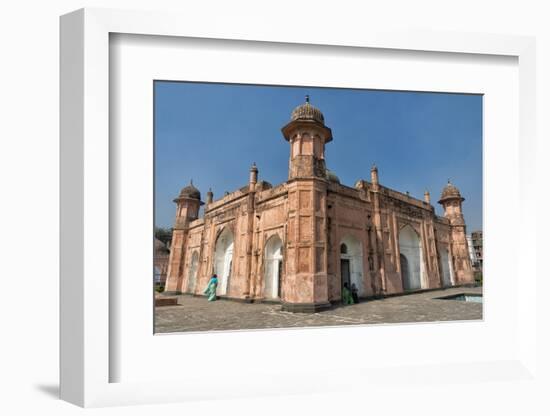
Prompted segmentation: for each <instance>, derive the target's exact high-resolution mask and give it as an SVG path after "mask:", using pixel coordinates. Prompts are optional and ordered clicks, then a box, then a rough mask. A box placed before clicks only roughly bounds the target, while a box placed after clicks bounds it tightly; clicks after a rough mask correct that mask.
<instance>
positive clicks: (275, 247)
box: [264, 235, 283, 299]
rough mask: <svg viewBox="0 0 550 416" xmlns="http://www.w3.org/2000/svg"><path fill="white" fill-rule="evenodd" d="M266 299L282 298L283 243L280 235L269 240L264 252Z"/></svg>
mask: <svg viewBox="0 0 550 416" xmlns="http://www.w3.org/2000/svg"><path fill="white" fill-rule="evenodd" d="M264 256H265V257H264V298H266V299H280V298H281V279H282V269H283V268H282V265H283V242H282V241H281V239H280V238H279V236H278V235H273V236H271V237H270V238H269V240H267V243H266V244H265V252H264Z"/></svg>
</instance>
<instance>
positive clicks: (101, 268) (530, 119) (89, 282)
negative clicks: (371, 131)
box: [60, 9, 537, 407]
mask: <svg viewBox="0 0 550 416" xmlns="http://www.w3.org/2000/svg"><path fill="white" fill-rule="evenodd" d="M115 33H118V34H129V35H143V36H164V37H172V38H177V37H181V38H206V39H224V40H227V41H246V42H276V43H278V44H280V45H281V47H282V48H284V45H285V44H300V45H306V46H307V45H312V46H313V45H331V46H332V47H333V48H336V49H337V48H350V47H352V48H371V49H381V50H382V49H383V50H390V51H391V50H407V51H411V52H412V53H414V52H415V51H424V52H434V53H438V54H441V55H445V54H468V55H469V56H471V57H472V59H475V57H476V55H480V56H481V55H499V56H508V57H514V58H517V60H518V63H517V65H518V68H519V76H518V83H519V114H518V120H519V134H518V144H519V146H520V147H519V148H520V153H519V160H518V165H519V172H520V175H519V177H518V178H517V185H518V186H517V189H516V188H514V189H513V190H511V192H514V195H517V196H518V206H517V207H514V208H513V209H514V210H515V211H513V212H514V214H517V215H518V217H519V220H518V221H519V226H518V229H517V238H518V239H519V240H518V241H519V242H520V244H519V245H518V251H517V259H516V261H517V264H520V263H521V264H522V271H523V275H522V285H521V286H520V287H518V291H517V295H516V296H517V298H516V301H517V304H516V305H515V306H517V308H514V316H515V317H516V319H517V322H518V325H517V333H515V334H514V339H515V340H516V341H517V345H515V346H514V348H513V349H511V350H510V351H513V352H510V353H509V354H508V355H507V356H506V357H504V356H499V357H498V360H494V361H491V360H482V361H479V360H478V361H473V362H469V361H464V360H462V361H458V362H457V361H456V360H452V359H450V360H449V361H448V362H444V361H441V362H439V363H437V364H434V363H430V362H422V361H420V362H418V363H416V366H414V368H413V370H414V371H411V367H408V368H399V367H397V368H391V367H388V366H382V367H380V368H373V367H372V366H371V367H370V368H368V371H366V370H365V369H359V370H360V371H358V372H357V374H356V375H355V376H353V377H352V378H351V379H348V380H347V381H346V382H343V381H342V379H343V377H344V376H346V374H345V373H346V372H347V371H346V370H341V371H338V370H337V369H334V368H329V369H327V370H321V371H319V372H315V371H311V372H309V373H308V372H305V371H302V372H299V374H292V377H289V376H288V375H287V373H285V371H286V370H288V369H285V368H282V369H281V372H279V373H274V372H268V371H266V372H265V374H263V376H264V377H263V378H258V377H257V375H256V376H254V377H253V378H252V377H251V378H250V379H247V377H246V374H245V375H244V376H243V375H237V374H233V375H231V379H232V380H233V381H234V382H233V383H232V385H231V386H227V388H226V389H222V388H218V389H211V388H209V387H208V386H209V385H210V386H211V385H212V383H213V381H212V380H211V379H208V377H207V376H206V375H205V376H204V377H203V378H200V377H198V375H197V374H198V373H194V375H193V376H192V377H186V376H185V375H183V376H181V377H179V378H178V377H176V378H175V379H171V380H165V381H163V380H160V381H159V380H155V379H154V378H151V379H150V380H148V379H147V377H144V379H143V380H140V381H131V382H126V381H120V380H118V381H117V382H112V381H113V374H112V371H111V369H112V366H113V365H114V363H115V362H116V361H117V360H120V359H121V357H120V356H117V353H116V351H118V350H113V348H112V344H111V341H112V338H113V336H114V335H116V334H113V332H112V325H110V320H111V319H112V316H111V315H112V311H114V310H116V309H117V305H113V297H112V293H111V292H112V291H113V288H112V286H110V282H109V274H110V271H111V269H112V267H113V261H115V260H116V259H113V258H110V252H109V246H110V241H109V238H110V234H109V227H110V226H112V224H113V220H114V219H113V218H110V209H111V207H110V201H111V198H110V194H109V189H110V179H111V178H110V172H112V171H113V169H114V168H115V167H113V166H112V163H113V161H112V160H111V159H110V156H109V155H110V147H109V145H110V144H109V135H110V124H109V117H110V113H109V110H110V106H109V99H110V78H109V51H110V49H109V48H110V43H109V38H110V34H115ZM243 33H244V34H246V35H243ZM534 73H535V41H534V39H533V38H530V37H520V36H510V35H488V34H471V33H430V32H420V31H418V32H411V31H408V32H397V31H392V30H388V31H383V30H380V29H374V28H372V29H368V30H360V31H357V30H354V29H351V28H350V29H349V30H348V31H346V30H342V31H340V32H339V33H338V34H334V33H330V34H328V33H327V32H325V31H324V30H323V28H322V27H317V28H316V27H314V26H313V27H308V30H307V31H305V30H303V29H302V28H298V27H286V28H285V30H284V31H281V30H280V27H279V25H277V24H275V23H273V24H265V25H263V26H262V27H261V28H259V27H258V26H254V25H252V24H251V26H250V27H243V26H241V27H240V30H239V31H238V33H235V30H234V27H233V26H232V25H231V22H223V21H218V22H217V24H216V25H215V26H208V27H205V26H204V24H203V22H201V21H194V20H193V19H190V18H189V17H188V16H185V15H179V14H169V13H152V12H137V11H135V12H134V11H119V10H106V9H83V10H79V11H76V12H73V13H71V14H68V15H65V16H63V17H62V19H61V236H60V237H61V281H60V285H61V305H60V306H61V309H60V312H61V313H60V316H61V339H60V347H61V351H60V353H61V355H60V358H61V389H60V394H61V398H62V399H64V400H67V401H69V402H71V403H74V404H77V405H79V406H84V407H95V406H109V405H122V404H139V403H162V402H176V401H186V400H196V399H213V398H231V397H252V396H254V395H270V394H300V393H303V394H307V393H322V392H327V391H339V390H342V389H348V390H349V389H351V390H353V389H357V391H361V389H362V388H366V386H368V388H369V389H371V391H372V389H382V390H384V387H383V386H384V385H385V386H388V385H390V384H391V383H394V382H395V380H396V379H398V380H400V382H399V384H400V385H401V387H399V388H401V389H408V388H411V386H412V385H414V384H420V385H423V384H430V383H434V382H438V383H451V382H456V381H458V382H459V383H467V382H471V383H481V382H483V381H487V380H489V381H494V380H505V381H512V382H518V383H520V382H525V381H526V380H529V381H530V382H536V354H535V352H536V345H537V338H536V326H535V325H536V324H535V322H536V319H535V317H536V302H535V297H534V294H535V291H534V288H535V287H536V278H537V270H536V269H535V261H534V257H533V256H534V252H533V251H532V250H530V245H529V244H527V243H526V244H521V242H524V243H525V242H529V241H535V239H536V236H535V230H536V217H535V216H534V215H531V214H530V215H527V212H530V211H529V209H528V207H529V204H531V203H532V198H533V195H534V192H533V187H534V185H533V183H532V182H531V181H530V180H529V178H530V175H532V174H533V172H534V169H535V159H536V157H535V155H536V153H535V141H536V136H535V129H534V126H535V120H534V117H535V114H536V111H535V86H536V84H535V76H534ZM522 214H523V215H522ZM487 252H488V253H487V255H488V256H490V252H491V249H490V248H489V249H488V250H487ZM494 255H495V253H493V256H494ZM516 273H517V272H516ZM489 289H490V288H489ZM380 331H382V330H380ZM380 331H379V332H380ZM296 333H298V332H296ZM280 334H283V333H282V332H281V333H280ZM316 334H317V335H316ZM318 334H319V333H317V332H311V331H310V332H306V333H305V334H304V335H295V337H297V338H296V339H300V338H299V337H315V336H317V337H319V335H318ZM322 334H323V337H333V338H334V337H337V336H341V334H339V333H337V332H335V330H334V329H326V330H325V332H323V333H322ZM151 336H152V334H151ZM190 336H193V335H190ZM207 336H208V335H207ZM211 336H212V337H213V336H217V335H216V334H212V335H211ZM203 339H204V337H203ZM210 339H211V338H210ZM136 348H139V347H137V346H136ZM412 373H414V375H413V376H411V374H412ZM258 374H260V375H261V372H260V373H258ZM449 374H451V375H452V377H451V376H449ZM322 375H324V376H325V377H321V378H320V376H322ZM222 379H223V380H225V381H226V382H227V380H228V378H223V377H222ZM223 380H221V381H220V382H219V383H222V382H223ZM320 380H322V381H320ZM451 380H452V381H451ZM380 385H382V387H380Z"/></svg>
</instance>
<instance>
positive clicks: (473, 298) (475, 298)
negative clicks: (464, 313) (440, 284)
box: [440, 293, 483, 303]
mask: <svg viewBox="0 0 550 416" xmlns="http://www.w3.org/2000/svg"><path fill="white" fill-rule="evenodd" d="M440 299H449V300H461V301H464V302H476V303H483V295H473V294H466V293H460V294H458V295H454V296H446V297H444V298H440Z"/></svg>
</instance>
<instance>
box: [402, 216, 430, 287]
mask: <svg viewBox="0 0 550 416" xmlns="http://www.w3.org/2000/svg"><path fill="white" fill-rule="evenodd" d="M399 253H400V259H399V260H400V263H401V279H402V281H403V289H404V290H417V289H423V288H425V287H426V283H425V281H424V278H423V275H424V264H423V258H422V243H421V241H420V236H419V235H418V233H417V232H416V231H415V230H414V228H413V227H411V226H410V225H405V226H404V227H403V228H401V230H400V231H399Z"/></svg>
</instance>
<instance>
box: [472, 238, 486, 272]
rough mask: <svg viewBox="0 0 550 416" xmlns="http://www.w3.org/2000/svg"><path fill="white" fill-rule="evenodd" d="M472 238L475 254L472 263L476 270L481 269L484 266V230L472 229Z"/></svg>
mask: <svg viewBox="0 0 550 416" xmlns="http://www.w3.org/2000/svg"><path fill="white" fill-rule="evenodd" d="M471 238H472V247H473V250H474V256H475V261H474V262H473V263H472V265H473V266H474V269H475V270H476V271H481V270H482V268H483V231H480V230H479V231H472V234H471Z"/></svg>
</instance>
